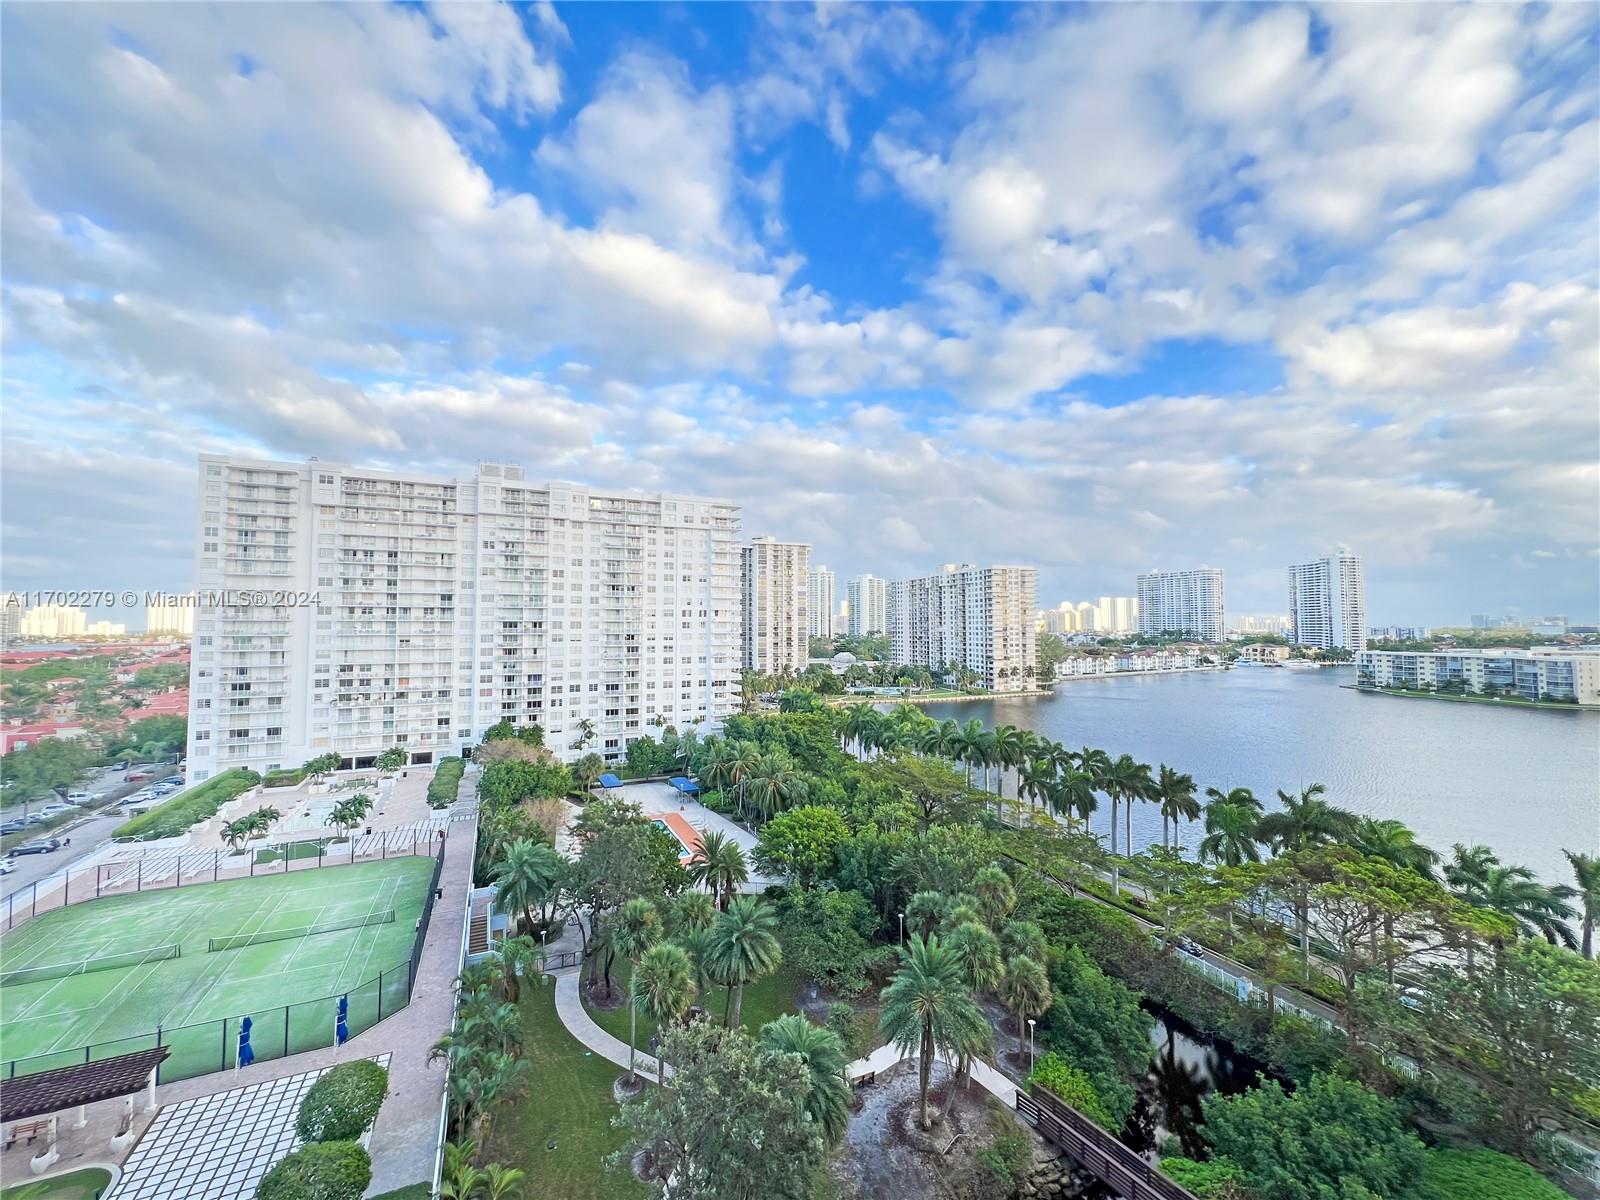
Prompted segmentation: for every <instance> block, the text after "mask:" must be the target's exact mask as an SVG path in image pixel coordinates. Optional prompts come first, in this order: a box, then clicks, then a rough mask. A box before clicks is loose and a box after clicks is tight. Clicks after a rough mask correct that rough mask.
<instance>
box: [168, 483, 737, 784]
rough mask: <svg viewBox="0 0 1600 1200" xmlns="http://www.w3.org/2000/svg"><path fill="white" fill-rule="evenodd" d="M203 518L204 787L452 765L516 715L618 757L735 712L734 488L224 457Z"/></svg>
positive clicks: (569, 753) (200, 687) (193, 715)
mask: <svg viewBox="0 0 1600 1200" xmlns="http://www.w3.org/2000/svg"><path fill="white" fill-rule="evenodd" d="M199 517H200V520H199V522H198V528H199V541H198V545H197V554H196V566H197V582H198V589H197V598H198V604H197V605H196V608H195V618H194V635H193V654H192V666H191V678H190V685H191V686H190V720H189V771H190V779H191V781H194V780H198V779H203V778H206V777H208V776H210V775H213V774H216V773H217V772H219V771H222V770H226V769H228V768H229V767H235V766H244V767H250V768H252V769H255V770H269V769H272V768H275V767H292V766H297V765H299V764H300V763H301V762H304V761H305V760H306V759H308V758H311V757H314V756H316V755H319V754H324V753H328V752H335V753H337V754H338V755H339V756H340V758H341V759H342V760H343V761H344V762H345V763H346V764H347V765H351V766H364V765H366V764H367V763H369V762H370V761H371V760H372V759H373V758H375V757H376V755H377V754H379V753H380V752H382V751H383V750H385V749H387V748H389V747H390V746H402V747H404V748H405V749H406V751H407V754H408V756H409V759H410V761H412V762H418V763H422V762H432V761H436V760H437V759H438V758H441V757H443V756H445V755H448V754H457V753H460V752H461V751H462V750H464V749H466V748H468V747H470V746H472V745H474V744H475V743H476V742H477V741H478V740H479V739H480V738H481V736H482V734H483V731H484V730H485V729H487V728H488V727H489V726H491V725H493V724H496V723H497V722H499V721H501V720H510V721H512V722H513V723H515V724H518V725H523V724H530V723H537V724H539V725H541V726H542V727H543V728H544V729H545V735H546V736H545V741H546V744H547V745H548V746H549V747H550V749H551V750H552V751H553V752H554V753H555V754H556V755H557V756H558V757H560V758H561V759H563V760H564V761H572V760H574V759H576V758H578V757H580V756H582V755H583V754H585V753H589V752H591V751H592V752H595V753H599V754H601V755H603V756H604V757H606V758H607V759H617V758H620V757H621V755H622V754H623V752H624V750H625V749H626V746H627V743H628V741H630V740H632V739H633V738H635V737H639V736H643V735H645V734H648V733H652V732H653V731H654V728H655V725H654V721H664V722H666V723H670V724H675V725H677V726H678V727H679V728H687V727H690V726H696V725H701V726H714V725H715V724H717V723H718V722H719V721H720V720H721V719H722V718H723V717H725V716H726V715H727V714H728V713H730V712H732V711H734V708H735V706H736V703H737V694H738V688H737V679H738V663H737V658H738V619H739V614H738V602H739V595H738V557H737V555H738V549H737V546H738V531H739V510H738V508H737V507H736V506H735V505H732V504H729V503H727V502H724V501H719V500H710V499H705V498H702V497H693V496H679V495H672V494H667V493H647V494H644V493H626V492H614V491H608V490H605V489H595V488H588V487H584V486H581V485H577V484H565V483H548V484H544V483H533V482H530V481H528V480H527V479H526V478H525V476H524V473H523V471H522V468H520V467H516V466H510V465H493V464H486V465H483V466H480V467H479V468H478V470H477V471H476V472H475V473H474V474H472V475H467V476H461V477H456V478H443V477H430V476H421V475H412V474H402V473H395V472H388V471H379V470H373V469H370V468H360V467H352V466H347V465H342V464H337V463H327V462H319V461H317V460H315V459H313V460H310V461H308V462H306V463H283V462H270V461H264V460H250V459H235V458H227V457H221V456H212V455H206V456H202V457H201V460H200V496H199Z"/></svg>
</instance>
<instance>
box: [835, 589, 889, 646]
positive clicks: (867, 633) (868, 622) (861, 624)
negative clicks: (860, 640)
mask: <svg viewBox="0 0 1600 1200" xmlns="http://www.w3.org/2000/svg"><path fill="white" fill-rule="evenodd" d="M845 597H846V600H847V602H848V603H849V605H850V626H849V630H850V636H851V637H872V636H876V635H881V634H885V633H888V632H889V581H888V580H887V579H879V578H878V577H877V576H876V575H857V576H856V577H855V578H854V579H852V580H851V581H850V582H849V583H848V584H846V585H845Z"/></svg>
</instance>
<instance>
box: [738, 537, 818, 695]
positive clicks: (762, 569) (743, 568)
mask: <svg viewBox="0 0 1600 1200" xmlns="http://www.w3.org/2000/svg"><path fill="white" fill-rule="evenodd" d="M810 568H811V547H810V546H809V545H808V544H807V543H805V542H780V541H778V539H777V538H773V537H758V538H755V539H754V540H752V541H751V543H750V544H749V545H748V546H745V547H743V548H742V549H741V550H740V573H739V596H740V605H739V606H740V614H741V617H740V629H741V633H742V636H743V652H742V654H741V656H740V661H741V664H742V665H743V667H744V669H745V670H747V671H764V672H767V673H769V674H776V673H777V672H779V671H783V670H785V669H789V670H794V671H803V670H805V666H806V660H807V659H808V658H809V657H810V654H809V632H810V629H811V617H810V612H809V608H810V604H809V599H810V598H809V596H808V594H807V593H808V592H809V591H810V573H811V572H810Z"/></svg>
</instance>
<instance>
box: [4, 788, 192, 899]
mask: <svg viewBox="0 0 1600 1200" xmlns="http://www.w3.org/2000/svg"><path fill="white" fill-rule="evenodd" d="M133 769H134V768H132V767H127V768H124V769H123V770H121V771H113V770H111V769H110V768H109V767H102V768H99V769H97V770H94V771H90V772H89V773H88V774H87V775H86V776H85V778H84V782H83V783H81V784H79V785H78V788H79V789H80V790H82V791H85V792H106V793H107V794H108V796H109V797H110V798H109V799H108V800H107V801H106V803H105V804H104V805H102V806H101V807H100V808H96V809H85V810H84V811H83V812H82V814H81V815H79V816H77V817H73V818H71V819H70V820H68V821H67V822H65V823H64V824H62V825H60V826H57V827H56V828H54V829H46V830H40V831H39V832H34V831H33V830H29V831H28V832H27V833H26V834H25V835H23V836H22V837H21V840H22V841H27V840H30V839H32V838H39V837H53V838H71V839H72V845H70V846H64V847H62V848H61V849H59V850H57V851H55V852H54V853H52V854H19V855H16V856H15V857H13V858H10V859H8V860H7V861H9V862H10V863H11V865H12V871H11V873H10V874H9V875H3V876H0V896H4V895H6V894H7V893H10V892H15V891H17V890H18V889H20V888H26V887H30V886H32V885H33V884H34V883H35V882H36V881H38V880H40V879H43V878H44V877H45V876H46V875H52V874H54V873H55V872H57V871H59V870H61V868H62V867H65V866H67V865H68V864H69V863H74V862H77V861H78V860H79V859H81V858H86V857H88V856H89V855H90V854H93V853H94V852H95V851H96V850H98V849H99V848H100V847H101V846H102V845H104V844H105V843H106V842H108V841H110V840H111V834H112V833H113V831H115V830H116V828H117V827H118V826H119V825H121V824H123V823H124V822H125V821H126V820H127V819H128V818H127V817H126V816H124V815H123V814H122V813H121V812H120V811H112V810H113V809H116V808H117V801H118V800H120V799H121V798H122V797H123V796H130V795H132V794H133V793H134V792H137V791H138V790H139V789H140V788H142V787H144V786H145V785H144V784H142V783H125V782H123V778H122V777H123V776H124V775H126V774H127V773H128V771H131V770H133ZM176 769H177V768H175V767H160V768H157V770H160V771H164V772H167V773H171V772H172V771H175V770H176ZM40 803H45V802H44V801H41V802H40ZM28 807H29V809H30V810H31V809H33V808H35V807H36V806H35V805H32V804H30V805H29V806H28ZM21 811H22V809H21V808H20V807H17V808H15V809H7V810H6V815H7V816H10V815H11V814H12V813H13V812H16V813H20V812H21Z"/></svg>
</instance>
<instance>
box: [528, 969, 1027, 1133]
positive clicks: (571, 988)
mask: <svg viewBox="0 0 1600 1200" xmlns="http://www.w3.org/2000/svg"><path fill="white" fill-rule="evenodd" d="M579 976H580V972H579V971H577V970H569V971H566V972H563V973H561V974H559V975H557V976H556V1013H557V1015H559V1016H560V1017H561V1023H562V1024H563V1025H565V1026H566V1028H567V1032H568V1033H570V1034H571V1035H572V1036H573V1037H575V1038H576V1039H577V1040H578V1041H580V1042H582V1043H583V1045H584V1046H586V1047H587V1048H588V1049H589V1050H590V1051H592V1052H593V1053H595V1054H598V1055H599V1056H600V1057H601V1058H603V1059H606V1060H607V1061H608V1062H613V1063H616V1064H617V1066H619V1067H626V1066H627V1065H628V1043H627V1042H625V1041H623V1040H622V1039H621V1038H618V1037H613V1036H612V1035H611V1034H609V1033H607V1032H606V1031H605V1030H604V1029H601V1028H600V1026H598V1025H596V1024H595V1022H594V1018H593V1017H591V1016H590V1015H589V1012H588V1010H587V1009H585V1008H584V1006H583V997H582V995H581V994H580V992H579ZM908 1057H911V1056H910V1055H906V1054H903V1053H901V1051H900V1049H899V1047H897V1046H895V1045H894V1044H893V1043H892V1042H886V1043H884V1044H883V1045H882V1046H879V1047H878V1048H877V1049H876V1050H874V1051H873V1052H872V1053H871V1054H869V1055H867V1056H866V1057H865V1058H858V1059H856V1061H855V1062H853V1063H851V1064H850V1066H849V1068H848V1074H849V1078H850V1079H851V1081H852V1082H853V1081H855V1080H857V1079H860V1078H862V1077H863V1076H865V1075H876V1074H881V1073H882V1072H884V1071H887V1070H888V1069H889V1068H890V1067H892V1066H894V1065H895V1064H896V1063H898V1062H901V1061H903V1060H905V1059H906V1058H908ZM939 1061H941V1062H944V1061H945V1060H944V1059H940V1060H939ZM634 1067H635V1069H636V1070H638V1071H640V1072H641V1073H643V1074H644V1075H646V1076H648V1077H649V1078H650V1079H651V1080H652V1081H654V1079H655V1077H656V1060H655V1058H654V1057H652V1056H651V1055H649V1054H646V1053H645V1052H644V1051H642V1050H639V1051H636V1052H635V1055H634ZM667 1078H669V1079H670V1078H672V1067H671V1066H670V1065H668V1067H667ZM972 1081H973V1082H974V1083H976V1084H977V1085H978V1086H979V1087H982V1088H983V1089H985V1090H986V1091H988V1092H989V1093H990V1094H991V1095H993V1096H994V1097H995V1098H996V1099H998V1100H999V1101H1000V1102H1001V1103H1002V1104H1004V1105H1005V1106H1006V1107H1007V1108H1012V1107H1014V1106H1015V1104H1016V1096H1017V1085H1016V1084H1015V1083H1013V1082H1012V1081H1011V1080H1010V1079H1008V1078H1006V1076H1005V1075H1003V1074H1001V1073H1000V1072H999V1071H997V1070H996V1069H995V1068H994V1067H991V1066H990V1065H989V1064H988V1063H986V1062H982V1061H977V1062H974V1063H973V1064H972Z"/></svg>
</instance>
